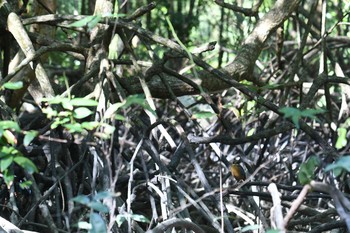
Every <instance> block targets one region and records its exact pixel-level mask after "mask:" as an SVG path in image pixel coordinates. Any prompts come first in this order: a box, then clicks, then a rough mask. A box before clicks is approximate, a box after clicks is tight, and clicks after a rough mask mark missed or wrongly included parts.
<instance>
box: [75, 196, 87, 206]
mask: <svg viewBox="0 0 350 233" xmlns="http://www.w3.org/2000/svg"><path fill="white" fill-rule="evenodd" d="M72 201H75V202H77V203H80V204H82V205H88V204H89V203H90V202H91V198H89V197H88V196H86V195H79V196H76V197H73V198H72Z"/></svg>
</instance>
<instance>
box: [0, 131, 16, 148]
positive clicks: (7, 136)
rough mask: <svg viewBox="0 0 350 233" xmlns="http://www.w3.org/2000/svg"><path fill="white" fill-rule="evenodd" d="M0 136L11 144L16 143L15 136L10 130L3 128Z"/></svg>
mask: <svg viewBox="0 0 350 233" xmlns="http://www.w3.org/2000/svg"><path fill="white" fill-rule="evenodd" d="M2 136H3V137H4V138H5V139H6V141H7V143H9V144H11V145H13V146H14V145H16V144H17V138H16V136H15V135H14V134H13V133H12V132H11V131H10V130H4V131H3V133H2Z"/></svg>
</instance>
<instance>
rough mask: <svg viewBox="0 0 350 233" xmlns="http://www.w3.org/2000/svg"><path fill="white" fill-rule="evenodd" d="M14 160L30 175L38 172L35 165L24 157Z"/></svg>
mask: <svg viewBox="0 0 350 233" xmlns="http://www.w3.org/2000/svg"><path fill="white" fill-rule="evenodd" d="M13 160H14V161H15V163H17V164H18V165H19V166H21V167H22V168H23V169H25V170H26V171H27V172H28V173H30V174H31V173H33V172H38V169H37V168H36V166H35V164H34V163H33V162H32V161H31V160H30V159H28V158H26V157H24V156H15V157H14V159H13Z"/></svg>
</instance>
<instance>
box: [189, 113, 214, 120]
mask: <svg viewBox="0 0 350 233" xmlns="http://www.w3.org/2000/svg"><path fill="white" fill-rule="evenodd" d="M213 116H216V114H215V113H213V112H208V111H202V112H196V113H193V115H192V118H193V119H203V118H210V117H213Z"/></svg>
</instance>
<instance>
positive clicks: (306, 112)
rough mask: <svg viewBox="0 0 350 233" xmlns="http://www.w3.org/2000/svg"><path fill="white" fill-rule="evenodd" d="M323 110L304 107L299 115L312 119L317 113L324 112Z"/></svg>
mask: <svg viewBox="0 0 350 233" xmlns="http://www.w3.org/2000/svg"><path fill="white" fill-rule="evenodd" d="M324 112H325V111H324V110H323V109H305V110H303V111H301V116H303V117H309V118H311V119H314V118H316V115H317V114H320V113H324Z"/></svg>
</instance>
